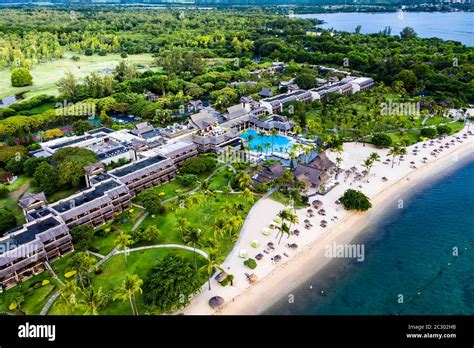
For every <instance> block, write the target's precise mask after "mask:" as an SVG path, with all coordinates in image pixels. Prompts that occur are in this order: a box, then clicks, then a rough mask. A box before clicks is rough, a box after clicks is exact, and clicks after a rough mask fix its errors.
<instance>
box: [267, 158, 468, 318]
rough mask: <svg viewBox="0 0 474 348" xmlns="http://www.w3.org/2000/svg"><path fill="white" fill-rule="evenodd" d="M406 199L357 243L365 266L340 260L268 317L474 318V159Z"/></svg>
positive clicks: (273, 307) (402, 196) (306, 283)
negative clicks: (408, 316) (379, 316)
mask: <svg viewBox="0 0 474 348" xmlns="http://www.w3.org/2000/svg"><path fill="white" fill-rule="evenodd" d="M401 198H402V199H403V200H404V208H403V209H398V208H396V207H393V208H394V209H390V208H388V209H387V211H386V212H385V213H384V215H383V216H379V217H378V219H377V221H374V222H373V223H372V224H371V226H370V227H369V228H367V229H366V230H365V231H364V232H363V233H361V235H360V237H358V239H357V240H355V241H353V242H352V243H363V244H364V246H365V261H364V262H356V261H348V260H347V259H337V260H335V261H332V262H331V263H330V264H329V265H328V266H327V267H325V268H324V269H323V270H322V271H320V272H319V273H317V274H315V275H313V276H311V278H310V279H309V280H308V281H306V282H304V283H303V284H301V286H299V287H298V288H297V289H295V290H293V291H291V294H293V296H294V303H289V300H288V299H289V297H288V296H285V297H284V298H282V299H280V300H279V301H278V302H277V303H275V305H274V306H272V307H271V308H270V309H269V310H268V311H267V312H265V314H303V315H306V314H318V315H326V314H347V315H359V314H360V315H370V314H406V315H414V314H420V315H423V314H471V315H472V314H474V155H471V156H470V158H469V159H467V160H465V161H463V162H462V163H457V164H456V165H455V166H454V167H451V168H450V169H448V170H445V171H444V172H442V173H440V174H439V175H437V176H436V177H435V178H430V179H428V180H427V181H425V182H424V183H423V184H421V185H419V186H418V187H417V189H416V191H415V192H410V193H407V194H402V195H401ZM453 248H457V249H458V250H459V256H457V257H456V256H453V251H454V250H455V249H453ZM449 264H450V265H449ZM321 290H323V291H324V295H321ZM418 293H419V294H418ZM400 295H402V296H403V303H399V300H400V299H401V297H400Z"/></svg>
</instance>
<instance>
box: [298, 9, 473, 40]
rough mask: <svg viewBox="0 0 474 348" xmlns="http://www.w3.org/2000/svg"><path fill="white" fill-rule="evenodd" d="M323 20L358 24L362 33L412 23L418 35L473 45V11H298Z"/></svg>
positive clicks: (341, 25)
mask: <svg viewBox="0 0 474 348" xmlns="http://www.w3.org/2000/svg"><path fill="white" fill-rule="evenodd" d="M297 17H300V18H318V19H322V20H324V21H325V23H324V24H322V25H321V26H320V27H321V28H324V29H330V28H333V29H335V30H342V31H349V32H354V30H355V28H356V27H357V26H358V25H361V33H362V34H371V33H378V32H379V31H382V30H384V28H385V27H387V26H390V27H391V28H392V35H398V34H399V33H400V32H401V31H402V29H403V28H405V27H412V28H413V29H414V30H415V32H416V33H417V34H418V36H420V37H424V38H429V37H438V38H441V39H444V40H455V41H460V42H462V43H463V44H465V45H468V46H474V13H472V12H470V13H469V12H404V13H403V14H402V15H400V14H399V13H397V12H387V13H328V14H305V15H298V16H297Z"/></svg>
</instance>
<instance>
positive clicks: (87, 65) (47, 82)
mask: <svg viewBox="0 0 474 348" xmlns="http://www.w3.org/2000/svg"><path fill="white" fill-rule="evenodd" d="M73 55H77V56H79V57H80V60H79V61H77V62H76V61H73V60H72V59H71V57H72V56H73ZM126 59H127V60H129V61H131V62H133V63H135V64H137V65H143V66H146V67H152V66H153V65H154V58H153V57H152V56H151V54H131V55H129V56H128V57H127V58H126ZM121 60H122V58H121V57H120V55H119V54H108V55H106V56H99V55H93V56H86V55H82V54H75V53H72V52H66V53H65V54H64V57H63V58H61V59H57V60H54V61H50V62H47V63H40V64H36V65H35V66H33V68H32V69H31V71H30V72H31V75H33V85H32V86H26V87H12V86H11V81H10V75H11V72H10V70H9V69H2V70H0V90H1V91H2V92H1V93H0V97H1V98H3V97H5V96H9V95H12V94H19V93H22V92H28V91H31V92H28V93H26V95H25V96H27V97H32V96H34V95H38V94H57V87H56V85H55V84H56V82H57V81H58V80H59V79H60V78H61V77H63V76H64V75H65V74H66V72H68V71H70V72H72V73H73V74H74V75H75V76H76V77H77V78H78V79H82V78H84V77H85V76H87V75H89V74H90V73H92V72H96V71H98V70H101V69H105V68H115V66H116V65H117V64H118V63H119V62H120V61H121Z"/></svg>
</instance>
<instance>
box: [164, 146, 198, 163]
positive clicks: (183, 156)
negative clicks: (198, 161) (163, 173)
mask: <svg viewBox="0 0 474 348" xmlns="http://www.w3.org/2000/svg"><path fill="white" fill-rule="evenodd" d="M155 152H156V153H157V154H158V155H161V156H163V157H166V158H169V159H171V160H172V161H173V163H174V164H175V165H176V166H177V167H179V166H180V165H181V163H182V162H183V161H186V160H187V159H189V158H191V157H194V156H197V155H198V147H197V145H196V144H195V143H187V142H184V141H178V142H175V143H172V144H167V145H166V146H164V147H162V148H160V149H157V150H155Z"/></svg>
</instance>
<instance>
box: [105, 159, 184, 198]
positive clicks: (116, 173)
mask: <svg viewBox="0 0 474 348" xmlns="http://www.w3.org/2000/svg"><path fill="white" fill-rule="evenodd" d="M176 169H177V168H176V166H175V165H174V163H173V160H172V159H170V158H165V157H163V156H160V155H156V156H154V157H147V158H144V159H141V160H138V161H136V162H132V163H130V164H127V165H124V166H122V167H119V168H117V169H114V170H112V171H110V172H108V173H109V174H110V175H111V176H113V177H115V178H117V179H118V180H119V181H120V182H121V183H123V184H125V185H126V186H127V188H128V190H130V195H132V196H136V195H137V194H139V193H140V192H141V191H143V190H144V189H147V188H150V187H154V186H159V185H161V184H163V183H165V182H168V181H170V180H171V179H173V178H174V177H175V176H176Z"/></svg>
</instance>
